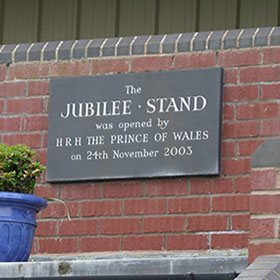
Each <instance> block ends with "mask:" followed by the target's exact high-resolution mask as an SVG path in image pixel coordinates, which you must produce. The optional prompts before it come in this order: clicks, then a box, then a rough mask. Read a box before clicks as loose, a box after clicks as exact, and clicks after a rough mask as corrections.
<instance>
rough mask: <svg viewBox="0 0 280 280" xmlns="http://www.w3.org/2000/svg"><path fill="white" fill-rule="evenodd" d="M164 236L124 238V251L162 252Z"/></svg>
mask: <svg viewBox="0 0 280 280" xmlns="http://www.w3.org/2000/svg"><path fill="white" fill-rule="evenodd" d="M162 249H164V238H163V236H148V235H146V236H143V235H142V236H128V237H124V238H123V250H129V251H133V250H162Z"/></svg>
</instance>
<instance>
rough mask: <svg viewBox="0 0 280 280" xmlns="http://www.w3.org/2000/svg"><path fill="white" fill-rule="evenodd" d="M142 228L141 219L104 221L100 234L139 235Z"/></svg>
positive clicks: (102, 221)
mask: <svg viewBox="0 0 280 280" xmlns="http://www.w3.org/2000/svg"><path fill="white" fill-rule="evenodd" d="M140 226H141V223H140V219H139V218H115V219H102V220H101V224H100V233H101V234H106V235H117V234H131V233H139V232H140Z"/></svg>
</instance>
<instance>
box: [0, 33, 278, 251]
mask: <svg viewBox="0 0 280 280" xmlns="http://www.w3.org/2000/svg"><path fill="white" fill-rule="evenodd" d="M0 61H1V64H0V129H1V133H0V141H1V142H4V143H8V144H17V143H23V144H27V145H29V146H31V147H33V148H35V149H36V150H37V151H38V153H39V155H40V158H41V160H42V161H43V162H44V163H45V162H46V152H47V133H48V123H47V122H48V100H49V84H50V79H51V78H53V77H64V76H93V75H110V74H113V73H114V74H115V73H129V72H143V71H161V70H165V71H169V70H170V71H173V70H175V69H193V68H204V67H223V68H224V96H223V99H224V104H223V133H222V135H223V136H222V162H221V163H222V164H221V166H222V171H221V175H220V176H218V177H181V178H166V179H146V180H118V181H114V180H112V181H103V182H89V183H73V184H47V183H45V179H44V178H41V180H40V182H39V186H38V188H37V190H36V194H38V195H41V196H44V197H56V198H59V199H62V200H63V201H64V202H65V203H66V204H67V207H68V209H69V211H70V215H71V219H72V220H71V221H69V220H67V217H66V212H65V208H64V206H63V205H62V204H61V203H58V202H50V203H49V206H48V208H47V209H46V210H45V211H43V212H42V213H41V214H39V225H38V229H37V232H36V238H35V242H34V249H33V252H34V253H80V252H96V251H98V252H99V251H125V250H128V251H137V250H159V251H162V250H167V251H174V250H224V249H225V250H229V249H244V248H247V247H248V242H249V237H250V236H249V222H250V205H249V203H250V197H251V180H252V182H253V183H254V184H255V183H256V184H257V186H253V188H254V189H255V190H259V188H260V189H262V187H264V188H265V186H266V185H267V182H268V180H271V176H272V177H273V176H274V177H275V173H270V172H263V173H262V172H258V171H255V170H254V171H253V172H252V170H251V157H252V154H253V153H254V152H255V151H256V149H257V148H258V147H259V146H260V145H261V144H262V143H263V142H264V141H266V140H267V139H272V138H273V139H274V138H275V139H279V136H280V107H279V97H280V83H279V81H280V28H262V29H254V30H251V29H248V30H232V31H223V32H214V33H213V32H211V33H210V32H209V33H206V34H205V33H196V34H189V33H186V34H180V35H178V34H173V35H168V36H152V37H148V36H143V37H134V38H123V39H118V38H117V39H102V40H90V41H77V42H75V43H74V42H50V43H45V44H33V45H31V44H30V45H17V46H9V45H6V46H2V47H1V48H0ZM205 156H207V154H206V155H205ZM274 177H273V178H274ZM262 203H264V202H263V201H262V200H260V201H258V202H256V206H255V207H256V209H258V207H259V205H262ZM265 203H269V202H265ZM259 209H262V208H259ZM260 211H262V210H260ZM258 214H259V212H258ZM256 218H258V217H255V218H254V220H252V221H251V222H252V223H254V222H255V219H256ZM269 222H270V221H268V223H269ZM251 226H253V224H251ZM263 226H264V227H266V224H263ZM278 226H279V224H278ZM250 234H252V233H250ZM251 237H252V236H251ZM254 238H255V237H254Z"/></svg>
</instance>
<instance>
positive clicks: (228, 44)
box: [223, 30, 241, 49]
mask: <svg viewBox="0 0 280 280" xmlns="http://www.w3.org/2000/svg"><path fill="white" fill-rule="evenodd" d="M240 32H241V30H229V32H228V33H227V35H226V36H225V38H224V42H223V45H224V49H234V48H236V46H237V38H238V35H239V34H240Z"/></svg>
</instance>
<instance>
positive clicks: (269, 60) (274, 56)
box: [263, 46, 280, 64]
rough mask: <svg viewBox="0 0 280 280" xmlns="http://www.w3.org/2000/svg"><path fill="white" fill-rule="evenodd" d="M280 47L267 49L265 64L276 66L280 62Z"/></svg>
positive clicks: (264, 53)
mask: <svg viewBox="0 0 280 280" xmlns="http://www.w3.org/2000/svg"><path fill="white" fill-rule="evenodd" d="M279 53H280V47H279V46H278V47H272V48H265V49H264V50H263V63H265V64H275V63H279V62H280V55H279Z"/></svg>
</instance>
